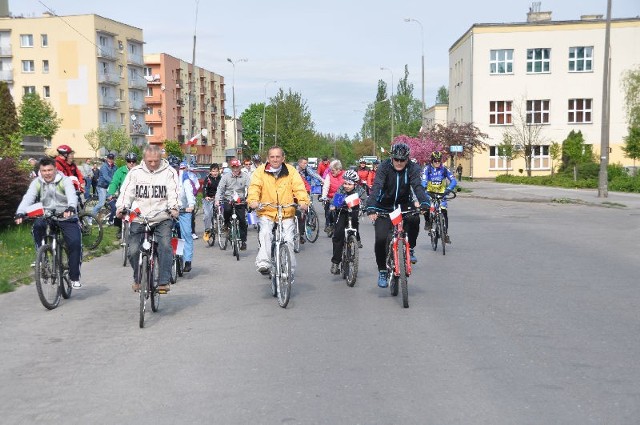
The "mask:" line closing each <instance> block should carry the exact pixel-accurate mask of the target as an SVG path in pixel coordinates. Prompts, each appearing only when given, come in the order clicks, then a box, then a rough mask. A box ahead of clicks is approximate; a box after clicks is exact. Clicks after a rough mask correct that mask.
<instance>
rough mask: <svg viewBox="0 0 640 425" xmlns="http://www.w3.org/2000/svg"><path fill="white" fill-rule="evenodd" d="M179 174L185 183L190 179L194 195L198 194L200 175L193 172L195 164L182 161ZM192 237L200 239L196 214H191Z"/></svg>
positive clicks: (181, 180)
mask: <svg viewBox="0 0 640 425" xmlns="http://www.w3.org/2000/svg"><path fill="white" fill-rule="evenodd" d="M178 176H179V177H180V182H182V183H184V182H185V181H189V185H190V190H191V191H192V193H193V196H194V197H197V196H198V190H199V189H200V182H199V181H198V176H197V175H196V173H194V172H193V165H191V163H187V162H186V161H182V162H181V163H180V170H178ZM191 238H192V239H198V234H197V233H196V216H195V214H191Z"/></svg>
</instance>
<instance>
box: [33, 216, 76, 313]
mask: <svg viewBox="0 0 640 425" xmlns="http://www.w3.org/2000/svg"><path fill="white" fill-rule="evenodd" d="M62 217H63V215H62V214H56V212H55V211H53V210H51V211H46V213H45V215H44V216H43V217H42V218H43V219H44V220H45V221H46V222H47V230H46V233H45V236H44V238H43V240H42V245H40V247H39V248H38V251H37V252H36V267H35V274H36V276H35V278H36V279H35V280H36V289H37V290H38V297H39V298H40V302H41V303H42V305H43V306H45V307H46V308H47V309H48V310H53V309H54V308H56V307H58V305H59V304H60V296H62V298H64V299H68V298H69V297H71V291H72V290H73V286H71V279H70V278H69V257H68V255H67V249H66V246H65V243H64V237H63V236H62V235H61V233H62V230H61V229H60V227H59V226H58V225H57V222H58V221H61V219H62Z"/></svg>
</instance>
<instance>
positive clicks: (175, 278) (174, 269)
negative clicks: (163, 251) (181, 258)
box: [169, 255, 178, 283]
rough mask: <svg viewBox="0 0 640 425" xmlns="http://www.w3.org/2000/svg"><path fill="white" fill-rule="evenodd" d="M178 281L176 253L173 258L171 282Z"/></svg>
mask: <svg viewBox="0 0 640 425" xmlns="http://www.w3.org/2000/svg"><path fill="white" fill-rule="evenodd" d="M177 281H178V256H177V255H174V256H173V259H172V260H171V275H169V282H170V283H176V282H177Z"/></svg>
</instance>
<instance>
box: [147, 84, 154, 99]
mask: <svg viewBox="0 0 640 425" xmlns="http://www.w3.org/2000/svg"><path fill="white" fill-rule="evenodd" d="M146 96H147V97H151V96H153V87H148V86H147V94H146Z"/></svg>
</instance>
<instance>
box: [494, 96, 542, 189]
mask: <svg viewBox="0 0 640 425" xmlns="http://www.w3.org/2000/svg"><path fill="white" fill-rule="evenodd" d="M525 102H534V101H532V100H530V101H527V100H524V99H523V100H522V102H520V103H519V104H517V105H515V106H514V110H513V114H512V120H513V125H512V126H510V127H507V128H506V129H505V131H504V134H508V135H509V136H510V137H511V139H512V140H513V143H514V144H515V146H516V147H519V146H521V147H522V148H521V149H523V150H524V152H523V157H524V162H525V168H526V170H527V176H529V177H531V158H532V156H533V152H534V146H538V145H542V144H544V143H545V141H546V139H545V138H544V136H543V135H542V123H539V122H536V121H537V120H536V115H535V114H530V113H527V109H526V108H525ZM518 145H519V146H518Z"/></svg>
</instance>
